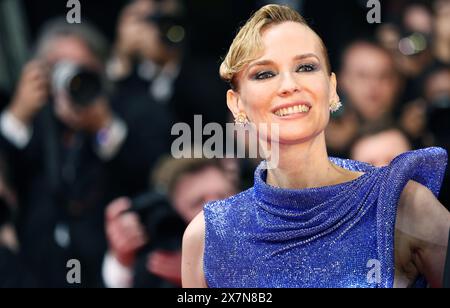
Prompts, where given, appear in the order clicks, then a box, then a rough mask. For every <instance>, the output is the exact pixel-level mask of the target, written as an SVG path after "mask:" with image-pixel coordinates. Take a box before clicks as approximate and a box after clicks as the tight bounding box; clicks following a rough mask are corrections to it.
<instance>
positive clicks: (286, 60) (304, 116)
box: [227, 22, 339, 144]
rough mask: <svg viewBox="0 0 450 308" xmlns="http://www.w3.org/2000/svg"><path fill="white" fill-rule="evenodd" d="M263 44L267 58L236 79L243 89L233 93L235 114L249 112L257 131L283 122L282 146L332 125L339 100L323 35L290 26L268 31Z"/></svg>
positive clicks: (263, 56)
mask: <svg viewBox="0 0 450 308" xmlns="http://www.w3.org/2000/svg"><path fill="white" fill-rule="evenodd" d="M262 41H263V44H264V50H263V52H262V54H261V55H260V56H259V58H257V59H256V60H254V61H252V62H250V63H249V64H248V65H247V66H246V67H244V69H243V70H242V71H241V72H240V73H239V74H238V75H237V76H236V77H237V85H238V90H237V91H233V90H229V91H228V93H227V101H228V106H229V108H230V110H231V111H232V112H233V113H234V114H235V115H236V114H237V113H238V112H244V113H245V114H246V115H247V117H248V119H249V120H250V122H252V123H254V124H255V125H256V127H257V128H258V127H259V124H264V125H271V124H278V125H279V132H280V135H279V142H280V143H286V144H294V143H299V142H305V141H307V140H309V139H311V138H314V137H315V136H317V135H319V134H320V133H321V132H323V131H324V129H325V127H326V125H327V123H328V120H329V113H330V111H329V106H330V101H332V100H338V99H339V98H338V96H337V94H336V79H335V76H334V74H333V75H332V76H330V75H329V74H328V72H327V69H326V61H325V58H324V52H323V50H322V48H321V45H320V40H319V38H318V36H317V35H316V34H315V33H314V32H313V31H312V30H310V29H309V28H308V27H306V26H304V25H302V24H299V23H295V22H285V23H282V24H279V25H274V26H270V27H268V28H267V29H265V30H264V31H263V32H262ZM269 127H270V126H269Z"/></svg>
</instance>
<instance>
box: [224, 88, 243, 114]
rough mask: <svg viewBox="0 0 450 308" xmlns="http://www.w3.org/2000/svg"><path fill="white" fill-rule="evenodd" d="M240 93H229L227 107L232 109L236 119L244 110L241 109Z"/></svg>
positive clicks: (230, 91)
mask: <svg viewBox="0 0 450 308" xmlns="http://www.w3.org/2000/svg"><path fill="white" fill-rule="evenodd" d="M239 100H240V98H239V93H238V92H236V91H234V90H232V89H230V90H228V91H227V106H228V109H230V111H231V113H233V115H234V116H235V117H236V116H237V115H238V114H239V113H240V112H242V111H243V110H241V109H240V107H241V106H240V104H239Z"/></svg>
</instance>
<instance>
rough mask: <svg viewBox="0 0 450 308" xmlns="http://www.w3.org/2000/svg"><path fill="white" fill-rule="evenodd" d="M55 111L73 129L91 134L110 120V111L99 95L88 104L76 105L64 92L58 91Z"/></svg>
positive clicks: (106, 124)
mask: <svg viewBox="0 0 450 308" xmlns="http://www.w3.org/2000/svg"><path fill="white" fill-rule="evenodd" d="M55 112H56V114H57V116H58V117H59V118H60V119H61V120H62V121H63V122H64V123H66V125H68V126H70V127H71V128H72V129H75V130H83V131H86V132H88V133H91V134H96V133H98V132H99V131H100V130H101V129H103V128H106V127H108V125H109V124H110V123H111V121H112V118H113V116H112V112H111V109H110V107H109V104H108V100H107V99H106V98H105V97H99V98H98V99H97V100H96V101H95V102H93V103H92V104H91V105H89V106H85V107H81V106H77V105H75V104H74V103H72V102H71V101H70V99H69V98H68V96H67V95H66V94H65V93H58V94H57V95H56V100H55Z"/></svg>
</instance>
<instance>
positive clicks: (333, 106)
mask: <svg viewBox="0 0 450 308" xmlns="http://www.w3.org/2000/svg"><path fill="white" fill-rule="evenodd" d="M341 107H342V103H341V102H340V101H338V100H337V101H332V102H331V103H330V111H331V112H336V111H338V110H339V109H341Z"/></svg>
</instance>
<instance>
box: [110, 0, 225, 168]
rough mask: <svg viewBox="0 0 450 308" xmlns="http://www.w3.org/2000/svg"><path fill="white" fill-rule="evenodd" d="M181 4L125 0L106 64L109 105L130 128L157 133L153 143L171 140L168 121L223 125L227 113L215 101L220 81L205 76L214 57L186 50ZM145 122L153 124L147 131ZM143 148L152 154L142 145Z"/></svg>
mask: <svg viewBox="0 0 450 308" xmlns="http://www.w3.org/2000/svg"><path fill="white" fill-rule="evenodd" d="M184 4H185V3H183V1H180V0H132V1H130V3H129V4H128V5H127V6H126V7H125V8H124V10H123V12H122V13H121V16H120V18H119V21H118V25H117V38H116V40H115V43H114V45H113V46H114V49H113V53H112V58H111V59H110V61H109V62H108V69H107V72H108V77H109V78H110V79H111V80H113V81H114V82H115V87H116V97H117V100H113V102H112V105H113V107H114V109H115V110H120V111H121V114H124V118H125V120H127V123H130V129H131V126H132V125H133V127H141V128H142V129H141V131H154V132H160V134H156V133H154V134H153V135H152V138H153V139H154V140H157V141H159V140H160V138H161V137H159V136H163V137H164V138H166V140H169V139H170V138H172V137H171V136H170V135H169V136H167V133H165V132H167V130H166V131H165V130H164V129H165V128H166V127H169V128H168V131H170V128H171V124H172V123H173V122H184V123H188V124H192V121H193V117H194V114H201V115H202V116H203V120H204V121H205V122H217V123H225V122H226V115H227V114H228V113H227V111H226V110H225V108H224V106H225V105H224V104H221V102H223V103H225V101H224V97H223V96H222V95H220V93H222V92H223V90H224V85H223V83H222V82H221V81H220V79H219V78H217V77H211V76H216V72H217V70H218V66H217V61H216V58H215V57H213V58H208V57H206V56H205V55H202V56H201V57H195V58H194V56H195V54H193V53H192V52H191V51H192V50H193V49H194V47H195V46H191V45H190V40H189V38H190V36H189V34H190V31H189V30H190V28H188V27H187V26H186V21H188V22H189V23H188V24H190V25H191V24H192V22H191V21H190V20H189V18H190V16H189V15H187V13H189V11H188V5H186V6H185V5H184ZM191 13H192V12H191ZM201 33H203V32H201ZM202 39H203V40H210V39H212V38H209V37H205V38H202ZM205 76H208V77H206V78H205ZM125 101H126V102H127V103H126V104H124V103H123V102H125ZM122 111H123V113H122ZM144 115H145V116H144ZM155 115H158V116H157V117H155ZM149 119H151V120H149ZM151 123H153V124H155V125H153V126H151V127H150V129H148V127H149V125H151ZM156 124H157V125H156ZM143 151H145V152H146V153H147V152H148V153H149V154H152V152H151V151H150V149H146V148H145V146H144V148H143ZM150 170H151V169H146V170H145V171H146V172H147V173H146V174H148V172H150ZM141 175H142V174H141V173H140V174H139V176H141ZM141 177H142V176H141Z"/></svg>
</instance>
